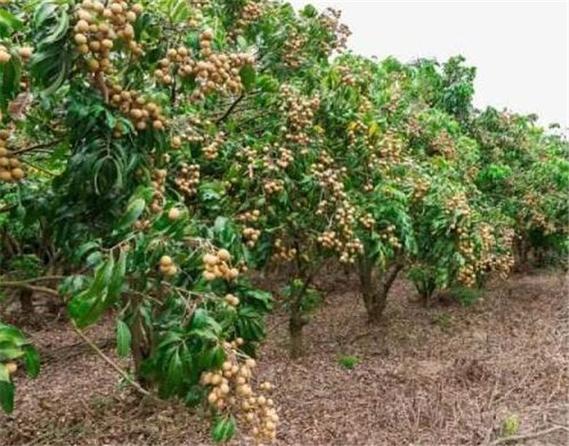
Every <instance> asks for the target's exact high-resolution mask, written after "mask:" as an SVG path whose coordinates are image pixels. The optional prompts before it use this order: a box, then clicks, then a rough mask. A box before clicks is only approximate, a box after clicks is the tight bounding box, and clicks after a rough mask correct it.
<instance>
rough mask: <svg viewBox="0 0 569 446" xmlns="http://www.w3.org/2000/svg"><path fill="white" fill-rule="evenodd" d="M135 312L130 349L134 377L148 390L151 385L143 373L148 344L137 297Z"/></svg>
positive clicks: (131, 328) (134, 300)
mask: <svg viewBox="0 0 569 446" xmlns="http://www.w3.org/2000/svg"><path fill="white" fill-rule="evenodd" d="M133 303H134V308H135V312H134V315H133V318H132V323H131V326H130V330H131V342H130V348H131V351H132V359H133V362H134V376H135V379H136V381H137V382H138V384H140V385H141V386H142V387H143V388H145V389H146V388H148V387H149V383H148V381H147V380H146V378H145V377H144V376H143V373H142V364H143V363H144V360H145V359H146V358H147V357H148V345H147V342H146V336H145V334H144V321H143V319H142V316H141V314H140V307H139V306H140V303H141V302H140V299H139V298H138V297H135V298H134V299H133Z"/></svg>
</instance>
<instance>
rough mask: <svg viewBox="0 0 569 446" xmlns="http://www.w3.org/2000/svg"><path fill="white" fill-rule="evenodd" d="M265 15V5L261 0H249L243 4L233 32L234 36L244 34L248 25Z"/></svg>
mask: <svg viewBox="0 0 569 446" xmlns="http://www.w3.org/2000/svg"><path fill="white" fill-rule="evenodd" d="M262 15H263V5H262V4H261V3H260V2H255V1H249V2H247V3H245V5H243V8H242V9H241V12H240V15H239V18H238V19H237V21H236V22H235V28H234V29H233V31H232V32H231V36H232V37H233V38H235V37H237V36H239V35H241V34H243V32H244V31H245V30H246V29H247V27H248V26H249V25H250V24H252V23H253V22H255V21H257V20H258V19H259V18H260V17H261V16H262Z"/></svg>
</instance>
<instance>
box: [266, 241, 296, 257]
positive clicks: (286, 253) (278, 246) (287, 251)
mask: <svg viewBox="0 0 569 446" xmlns="http://www.w3.org/2000/svg"><path fill="white" fill-rule="evenodd" d="M296 253H297V250H296V248H287V247H286V246H284V245H283V241H282V239H280V238H277V239H276V240H275V243H274V244H273V254H272V256H271V259H272V260H273V261H281V262H291V261H292V260H294V258H295V257H296Z"/></svg>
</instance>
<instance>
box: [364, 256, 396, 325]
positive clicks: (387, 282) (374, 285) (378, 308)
mask: <svg viewBox="0 0 569 446" xmlns="http://www.w3.org/2000/svg"><path fill="white" fill-rule="evenodd" d="M402 269H403V265H402V264H400V263H394V264H393V265H391V266H390V267H389V268H387V270H386V271H384V272H380V271H379V269H378V268H377V266H375V265H374V264H373V263H372V262H370V261H369V260H367V259H362V260H361V261H360V263H359V277H360V290H361V293H362V298H363V301H364V305H365V309H366V312H367V315H368V321H369V322H370V323H374V324H375V323H378V322H379V321H380V320H381V317H382V316H383V311H384V310H385V307H386V305H387V296H388V294H389V290H390V289H391V286H392V285H393V282H394V281H395V279H396V278H397V275H398V274H399V272H400V271H401V270H402Z"/></svg>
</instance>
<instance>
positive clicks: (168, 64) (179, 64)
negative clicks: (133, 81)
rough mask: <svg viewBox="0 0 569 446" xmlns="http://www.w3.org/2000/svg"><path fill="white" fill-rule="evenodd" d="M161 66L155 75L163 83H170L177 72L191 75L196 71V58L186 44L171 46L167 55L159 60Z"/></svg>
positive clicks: (182, 74) (184, 75) (181, 74)
mask: <svg viewBox="0 0 569 446" xmlns="http://www.w3.org/2000/svg"><path fill="white" fill-rule="evenodd" d="M158 65H159V68H157V69H156V70H155V71H154V77H155V78H156V80H157V81H158V82H160V83H161V84H163V85H170V84H171V83H172V82H173V80H174V76H175V75H176V74H180V76H182V77H186V76H189V75H191V74H192V73H193V71H194V65H195V63H194V60H193V59H192V58H191V57H190V52H189V51H188V49H187V48H186V47H185V46H180V47H179V48H177V49H176V48H170V49H169V50H168V51H167V52H166V57H164V58H162V59H160V61H159V62H158Z"/></svg>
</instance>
